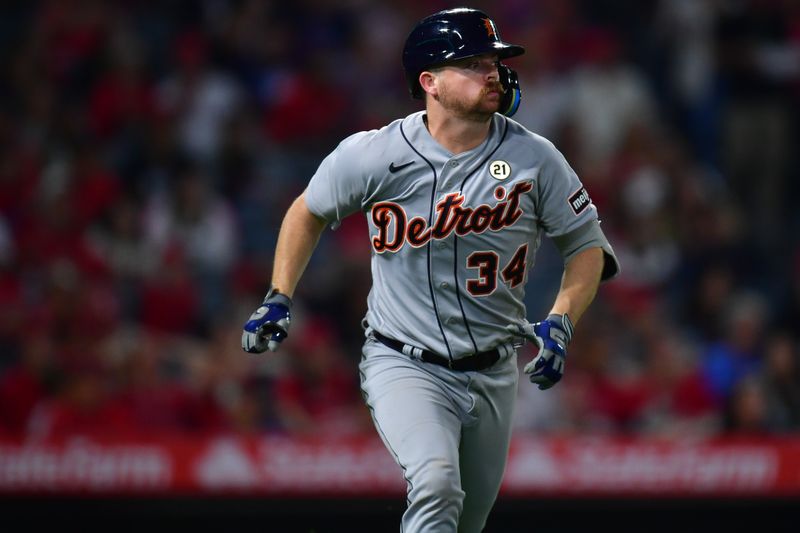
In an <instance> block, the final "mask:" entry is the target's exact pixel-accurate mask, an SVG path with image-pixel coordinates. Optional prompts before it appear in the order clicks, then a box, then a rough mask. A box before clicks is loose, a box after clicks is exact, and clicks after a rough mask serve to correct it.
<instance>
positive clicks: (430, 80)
mask: <svg viewBox="0 0 800 533" xmlns="http://www.w3.org/2000/svg"><path fill="white" fill-rule="evenodd" d="M438 83H439V78H438V77H437V76H436V74H435V73H433V72H431V71H430V70H423V71H422V72H420V73H419V86H420V87H422V90H423V91H425V92H426V93H428V94H429V95H431V96H433V97H434V98H436V97H437V96H439V86H438Z"/></svg>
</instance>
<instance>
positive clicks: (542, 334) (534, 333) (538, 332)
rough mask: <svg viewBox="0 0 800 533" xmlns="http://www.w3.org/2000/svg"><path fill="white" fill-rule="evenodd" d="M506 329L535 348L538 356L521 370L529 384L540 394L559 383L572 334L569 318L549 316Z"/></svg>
mask: <svg viewBox="0 0 800 533" xmlns="http://www.w3.org/2000/svg"><path fill="white" fill-rule="evenodd" d="M506 329H507V330H508V331H510V332H511V333H513V334H515V335H518V336H520V337H524V338H526V339H528V340H531V341H533V342H535V343H536V344H537V345H538V346H539V353H538V354H537V355H536V357H534V358H533V360H532V361H531V362H530V363H528V364H527V365H525V367H524V368H523V372H525V373H526V374H528V375H529V377H530V380H531V383H536V384H537V385H538V386H539V389H540V390H547V389H549V388H550V387H552V386H553V385H555V384H556V383H558V382H559V381H560V380H561V378H562V377H563V376H564V366H565V365H566V358H567V345H568V344H569V341H570V340H571V339H572V332H573V326H572V321H570V319H569V316H567V315H566V314H564V315H549V316H548V317H547V318H546V319H544V320H542V321H541V322H536V323H535V324H530V323H525V324H524V325H520V324H510V325H509V326H507V327H506Z"/></svg>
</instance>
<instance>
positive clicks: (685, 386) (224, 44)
mask: <svg viewBox="0 0 800 533" xmlns="http://www.w3.org/2000/svg"><path fill="white" fill-rule="evenodd" d="M470 6H471V7H477V8H483V9H484V10H486V11H487V12H488V13H489V14H490V15H491V16H493V17H494V18H495V19H496V21H497V23H498V26H499V28H500V30H501V32H502V36H503V38H504V39H505V40H508V41H510V42H514V43H520V44H522V45H524V46H525V47H526V48H527V53H526V55H524V56H522V57H521V58H517V59H514V60H512V63H511V64H512V66H513V67H514V68H516V69H517V70H518V71H519V72H520V76H521V83H522V89H523V104H522V108H521V110H520V112H519V113H518V115H517V116H516V117H515V119H517V120H519V121H520V122H522V123H523V124H525V125H526V126H528V127H529V128H531V129H532V130H534V131H536V132H538V133H540V134H542V135H544V136H546V137H548V138H549V139H551V140H552V141H553V142H554V143H555V144H556V146H557V147H558V148H559V149H560V150H561V151H562V152H563V153H564V154H565V155H566V157H567V159H568V160H569V161H570V162H571V163H572V165H573V167H574V168H575V170H576V172H577V173H578V175H579V176H580V177H581V178H582V180H583V181H584V183H585V184H586V185H587V188H588V190H589V192H590V194H591V195H592V198H593V200H594V202H595V204H596V205H597V206H598V208H599V210H600V213H601V216H602V218H603V227H604V228H605V230H606V232H607V233H608V235H609V236H610V239H611V242H612V244H613V245H614V247H615V249H616V250H617V252H618V254H619V256H620V259H621V262H622V265H623V270H624V272H623V274H622V275H621V277H620V278H618V279H617V280H615V281H613V282H611V283H609V284H606V285H604V286H603V287H602V288H601V290H600V293H599V295H598V298H597V300H596V301H595V303H594V304H593V306H592V308H591V309H590V311H589V312H588V314H587V315H586V316H585V318H584V319H583V320H582V321H581V323H580V325H579V327H578V329H577V333H576V337H575V339H574V341H573V344H572V345H571V347H570V355H571V357H570V359H569V364H568V365H567V372H566V378H565V381H564V382H562V383H561V384H560V385H559V386H558V387H556V388H554V389H552V390H551V391H548V392H546V393H542V392H540V391H538V390H537V389H536V388H535V387H532V386H527V385H528V384H527V383H526V382H522V383H521V386H520V400H519V402H518V405H517V413H516V419H517V430H518V431H536V432H538V433H558V434H593V433H603V434H612V435H615V434H619V435H622V434H624V435H662V436H678V437H681V438H687V437H692V436H696V437H705V436H717V435H721V434H734V433H736V434H739V433H742V434H754V435H760V434H777V433H786V432H795V433H797V432H798V431H800V361H799V360H798V342H800V327H798V326H799V325H800V231H799V230H800V216H798V214H797V213H798V211H797V209H796V207H795V206H794V201H795V199H796V198H797V197H798V185H797V184H798V179H797V177H798V171H799V170H800V165H799V164H798V163H799V162H800V161H799V160H798V151H797V146H798V131H797V125H798V124H800V121H799V119H800V113H799V111H800V105H798V104H800V3H798V2H796V1H791V0H664V1H660V2H659V1H652V2H638V1H634V0H625V1H623V0H620V1H610V0H585V1H578V0H536V1H531V0H505V1H501V2H483V1H475V2H472V3H471V4H470ZM445 7H454V4H452V3H448V2H441V1H432V2H431V1H425V2H422V1H421V0H415V1H409V0H394V1H383V2H369V1H367V0H341V1H338V2H334V1H324V0H296V1H294V2H272V1H253V0H249V1H248V0H242V1H234V0H202V1H197V2H194V1H191V2H190V1H177V0H176V1H169V2H141V1H125V0H119V1H113V2H106V1H100V0H94V1H93V0H87V1H76V0H66V1H62V0H58V1H56V0H52V1H38V2H21V1H16V2H14V1H12V2H4V3H3V5H2V7H0V433H3V434H10V435H24V436H25V437H27V438H49V437H58V436H60V435H68V434H74V433H76V432H83V431H111V432H115V433H120V434H130V435H132V436H134V435H137V434H145V433H147V434H150V433H153V432H157V431H169V432H176V431H177V432H205V431H229V430H233V431H239V432H246V433H259V432H286V433H291V434H348V433H353V432H372V431H373V430H372V427H371V424H370V422H369V417H368V414H367V412H366V409H365V408H364V407H363V406H362V402H361V398H360V395H359V392H358V386H357V379H358V374H357V370H356V365H357V362H358V360H359V358H360V344H361V341H362V331H361V328H360V326H359V324H360V320H361V317H362V316H363V313H364V311H365V300H366V294H367V292H368V290H369V254H370V251H369V245H368V240H367V230H366V223H365V221H364V219H363V217H358V216H354V217H350V219H348V220H347V221H346V223H345V224H344V225H343V226H342V227H341V228H339V229H338V230H336V231H333V232H330V231H329V232H326V234H325V235H324V237H323V239H322V241H321V243H320V247H319V249H318V250H317V253H316V255H315V256H314V258H313V259H312V263H311V265H310V266H309V270H308V271H307V273H306V275H305V276H304V278H303V280H302V281H301V287H300V289H299V290H298V293H297V294H296V297H295V301H296V305H295V317H296V321H295V323H294V324H293V327H292V331H291V334H290V337H289V339H288V341H287V342H286V343H285V347H284V349H283V350H282V351H281V352H279V353H278V354H275V355H264V356H252V355H248V354H245V353H244V352H242V351H241V349H240V347H239V337H240V331H241V330H240V328H241V325H242V324H243V322H244V321H245V320H246V318H247V316H248V315H249V313H250V311H251V310H252V309H253V308H255V306H256V305H257V303H258V302H259V301H260V299H261V298H262V297H263V295H264V293H265V292H266V289H267V288H268V280H269V275H270V268H271V262H272V256H271V254H272V250H273V247H274V244H275V239H276V237H277V232H278V226H279V224H280V221H281V218H282V216H283V213H284V211H285V209H286V208H287V207H288V205H289V203H290V202H291V201H292V200H293V199H294V197H295V196H296V195H297V194H299V193H300V192H301V191H302V190H303V188H304V187H305V184H306V182H307V180H308V179H309V178H310V176H311V175H312V173H313V172H314V170H315V168H316V166H317V164H318V163H319V162H320V161H321V159H322V157H323V156H324V155H325V154H326V153H327V152H328V151H330V150H331V149H332V148H333V147H334V146H335V145H336V143H338V142H339V140H341V139H342V138H343V137H344V136H346V135H348V134H350V133H354V132H356V131H358V130H362V129H369V128H375V127H380V126H381V125H383V124H385V123H387V122H389V121H391V120H393V119H395V118H398V117H400V116H404V115H405V114H408V113H410V112H413V111H415V110H417V109H419V103H418V102H415V101H412V100H411V99H410V98H409V97H408V95H407V93H406V88H405V83H404V81H403V74H402V70H401V66H400V50H401V49H402V44H403V41H404V39H405V37H406V35H407V32H408V31H409V30H410V28H411V27H412V26H413V24H414V23H415V22H416V21H417V20H418V19H419V18H421V17H422V16H425V15H427V14H429V13H432V12H433V11H435V10H438V9H441V8H445ZM792 147H794V148H792ZM560 267H561V265H560V258H558V256H557V254H556V253H555V252H554V248H552V247H551V246H550V245H548V243H545V245H544V246H543V248H542V250H541V251H540V255H539V259H538V262H537V265H536V267H535V268H534V269H533V271H532V272H531V273H530V279H529V282H528V286H527V296H526V298H527V301H528V305H529V318H530V319H531V320H535V319H537V318H539V317H540V316H542V315H543V313H546V312H547V307H548V306H549V304H550V302H551V301H552V297H553V295H554V294H555V291H556V290H557V286H558V282H559V276H560ZM530 356H531V353H530V349H528V348H524V349H523V353H522V354H521V357H520V362H521V363H523V362H524V361H527V360H529V358H530Z"/></svg>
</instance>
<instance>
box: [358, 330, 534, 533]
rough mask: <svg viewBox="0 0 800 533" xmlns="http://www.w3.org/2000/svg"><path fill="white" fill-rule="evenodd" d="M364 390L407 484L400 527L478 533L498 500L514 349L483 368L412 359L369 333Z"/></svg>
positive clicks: (408, 531) (410, 531) (514, 376)
mask: <svg viewBox="0 0 800 533" xmlns="http://www.w3.org/2000/svg"><path fill="white" fill-rule="evenodd" d="M367 335H368V338H367V341H366V342H365V344H364V348H363V357H362V360H361V364H360V366H359V368H360V372H361V390H362V392H363V394H364V399H365V401H366V403H367V406H368V407H369V408H370V411H371V413H372V418H373V421H374V423H375V427H376V429H377V430H378V433H379V434H380V436H381V439H382V440H383V442H384V444H385V445H386V447H387V448H388V449H389V451H390V452H391V453H392V455H393V456H394V458H395V460H396V461H397V463H398V464H399V465H400V466H401V467H402V469H403V474H404V476H405V479H406V482H407V484H408V507H407V509H406V511H405V513H404V514H403V519H402V525H401V531H402V532H403V533H421V532H436V533H442V532H456V531H458V532H460V533H467V532H468V533H472V532H479V531H481V530H482V529H483V527H484V525H485V524H486V519H487V517H488V516H489V512H490V511H491V509H492V506H493V505H494V502H495V499H496V498H497V493H498V490H499V489H500V483H501V481H502V478H503V472H504V469H505V465H506V459H507V456H508V447H509V441H510V438H511V422H512V416H513V408H514V402H515V398H516V393H517V381H518V371H517V364H516V351H515V350H514V348H513V347H512V346H510V345H509V346H501V347H500V348H499V349H500V353H501V357H500V360H499V361H498V362H497V363H495V364H494V365H493V366H492V367H491V368H489V369H487V370H484V371H481V372H458V371H452V370H449V369H447V368H443V367H440V366H437V365H434V364H431V363H426V362H422V361H418V360H413V359H411V358H410V357H408V356H406V355H404V354H402V353H400V352H397V351H395V350H393V349H392V348H389V347H388V346H385V345H384V344H382V343H381V342H379V341H377V340H375V339H374V338H373V337H372V336H371V335H369V330H368V331H367Z"/></svg>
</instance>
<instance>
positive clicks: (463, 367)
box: [372, 330, 500, 372]
mask: <svg viewBox="0 0 800 533" xmlns="http://www.w3.org/2000/svg"><path fill="white" fill-rule="evenodd" d="M372 333H373V334H374V335H375V338H376V339H378V340H379V341H381V342H382V343H383V344H385V345H386V346H388V347H389V348H392V349H393V350H397V351H398V352H400V353H402V354H406V355H409V352H410V353H418V354H419V358H420V359H422V360H423V361H425V362H426V363H433V364H434V365H439V366H443V367H445V368H449V369H451V370H458V371H459V372H466V371H478V370H486V369H487V368H489V367H490V366H492V365H493V364H495V363H496V362H497V361H498V359H500V352H499V351H498V350H497V348H495V349H494V350H489V351H488V352H480V353H476V354H474V355H470V356H468V357H463V358H461V359H450V358H448V357H442V356H441V355H438V354H435V353H433V352H429V351H428V350H423V349H422V348H417V347H416V346H411V345H410V344H405V343H403V342H400V341H396V340H394V339H390V338H389V337H386V336H385V335H381V334H380V333H378V332H377V331H375V330H372ZM404 348H405V349H404Z"/></svg>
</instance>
